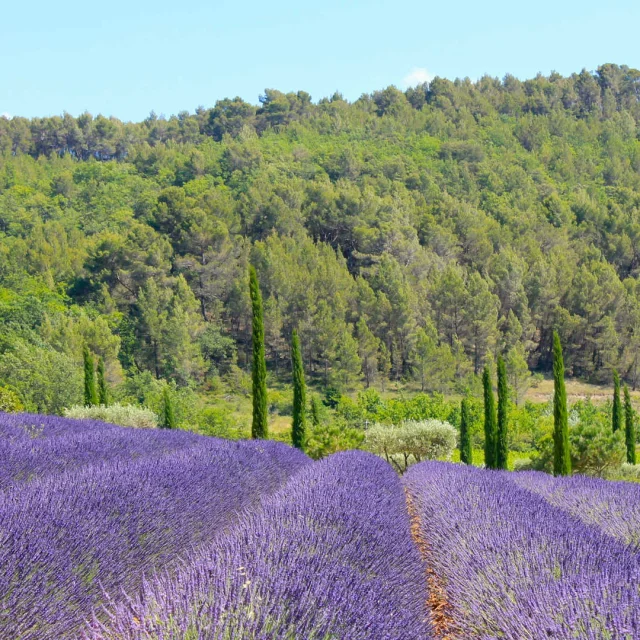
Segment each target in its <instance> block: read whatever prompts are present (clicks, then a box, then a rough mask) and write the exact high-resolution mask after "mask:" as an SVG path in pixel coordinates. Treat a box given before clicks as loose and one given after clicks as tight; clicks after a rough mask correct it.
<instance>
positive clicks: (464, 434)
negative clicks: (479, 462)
mask: <svg viewBox="0 0 640 640" xmlns="http://www.w3.org/2000/svg"><path fill="white" fill-rule="evenodd" d="M460 462H464V464H471V463H472V462H473V453H472V450H471V434H470V433H469V401H468V400H467V399H466V398H464V399H463V400H462V404H461V405H460Z"/></svg>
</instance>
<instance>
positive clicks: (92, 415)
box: [64, 404, 158, 429]
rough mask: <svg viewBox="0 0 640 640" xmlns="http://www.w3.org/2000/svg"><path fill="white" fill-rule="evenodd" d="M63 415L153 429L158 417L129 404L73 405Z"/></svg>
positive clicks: (151, 412) (149, 411) (142, 408)
mask: <svg viewBox="0 0 640 640" xmlns="http://www.w3.org/2000/svg"><path fill="white" fill-rule="evenodd" d="M64 415H65V417H66V418H75V419H77V420H101V421H102V422H110V423H112V424H119V425H121V426H123V427H137V428H147V429H153V428H155V427H157V426H158V417H157V416H156V414H155V413H153V411H151V410H150V409H145V408H144V407H136V406H135V405H131V404H112V405H110V406H108V407H106V406H104V405H102V404H101V405H95V406H92V407H83V406H81V405H74V406H72V407H69V408H68V409H65V410H64Z"/></svg>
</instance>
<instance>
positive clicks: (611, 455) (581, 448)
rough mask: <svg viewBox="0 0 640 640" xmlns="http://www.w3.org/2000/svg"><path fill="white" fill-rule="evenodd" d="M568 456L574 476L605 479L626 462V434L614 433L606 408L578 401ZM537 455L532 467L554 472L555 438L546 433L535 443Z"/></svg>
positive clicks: (572, 423) (572, 420)
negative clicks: (591, 476) (604, 476)
mask: <svg viewBox="0 0 640 640" xmlns="http://www.w3.org/2000/svg"><path fill="white" fill-rule="evenodd" d="M568 422H569V424H570V429H569V453H570V455H571V466H572V470H573V471H574V472H575V473H583V474H586V475H594V476H603V475H606V474H607V473H608V472H609V471H610V470H611V469H613V468H616V467H618V466H619V465H621V464H622V462H623V461H624V459H625V446H624V434H623V432H622V430H618V431H616V432H613V431H612V430H611V421H610V415H609V414H608V413H607V410H606V408H600V407H596V406H595V405H593V404H592V403H591V402H589V401H586V402H584V401H581V402H577V403H576V404H575V405H574V406H573V408H572V410H571V413H570V415H569V418H568ZM536 449H537V450H538V455H537V456H536V457H535V458H534V459H533V462H532V464H533V466H534V467H535V468H536V469H539V470H540V471H546V472H547V473H551V472H552V471H553V449H554V443H553V436H552V433H549V432H547V433H546V434H544V435H543V436H542V437H540V439H539V440H538V442H537V443H536Z"/></svg>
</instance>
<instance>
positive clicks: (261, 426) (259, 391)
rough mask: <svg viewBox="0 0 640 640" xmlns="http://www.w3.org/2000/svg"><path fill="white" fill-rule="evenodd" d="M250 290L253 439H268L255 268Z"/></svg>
mask: <svg viewBox="0 0 640 640" xmlns="http://www.w3.org/2000/svg"><path fill="white" fill-rule="evenodd" d="M249 290H250V294H251V309H252V323H251V327H252V334H251V342H252V347H253V361H252V362H253V364H252V367H253V377H252V382H253V421H252V424H251V437H252V438H267V437H268V434H269V431H268V429H269V427H268V415H267V365H266V363H265V355H264V354H265V351H264V321H263V313H262V296H261V295H260V286H259V284H258V274H257V273H256V270H255V269H254V268H253V267H250V268H249Z"/></svg>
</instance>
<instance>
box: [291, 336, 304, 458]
mask: <svg viewBox="0 0 640 640" xmlns="http://www.w3.org/2000/svg"><path fill="white" fill-rule="evenodd" d="M291 362H292V367H293V426H292V429H291V442H292V443H293V446H294V447H297V448H298V449H304V445H305V438H306V429H307V391H306V386H305V382H304V367H303V365H302V350H301V349H300V338H299V337H298V332H297V331H296V330H295V329H294V331H293V335H292V338H291Z"/></svg>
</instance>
